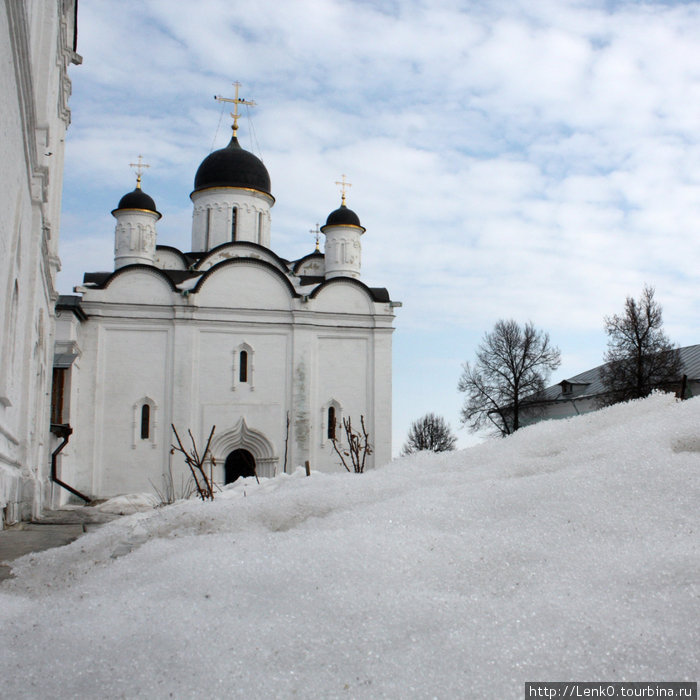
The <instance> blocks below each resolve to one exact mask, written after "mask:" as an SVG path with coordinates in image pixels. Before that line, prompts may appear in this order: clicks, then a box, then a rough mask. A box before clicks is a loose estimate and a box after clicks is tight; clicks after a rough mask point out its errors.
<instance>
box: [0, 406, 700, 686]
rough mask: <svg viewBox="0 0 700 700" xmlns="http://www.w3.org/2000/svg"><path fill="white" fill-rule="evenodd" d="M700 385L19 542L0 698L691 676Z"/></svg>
mask: <svg viewBox="0 0 700 700" xmlns="http://www.w3.org/2000/svg"><path fill="white" fill-rule="evenodd" d="M698 435H700V399H693V400H690V401H686V402H684V403H677V402H676V401H675V400H674V399H673V398H671V397H669V396H665V395H658V396H653V397H651V398H650V399H647V400H645V401H640V402H635V403H632V404H626V405H620V406H614V407H612V408H610V409H606V410H604V411H600V412H597V413H593V414H588V415H585V416H581V417H578V418H575V419H571V420H568V421H558V422H549V423H541V424H539V425H535V426H533V427H531V428H527V429H525V430H522V431H519V432H518V433H517V434H516V435H514V436H512V437H510V438H508V439H506V440H496V441H490V442H487V443H484V444H482V445H479V446H477V447H474V448H471V449H468V450H464V451H461V452H456V453H449V454H442V455H432V454H419V455H414V456H412V457H408V458H404V459H400V460H396V461H395V462H393V463H391V464H389V465H387V466H385V467H383V468H381V469H377V470H375V471H372V472H369V473H367V474H364V475H354V474H346V473H343V474H336V475H322V474H313V475H312V476H311V478H307V477H305V476H304V475H303V472H302V471H298V472H296V473H295V474H293V475H290V476H281V477H278V478H276V479H270V480H261V483H260V484H259V485H258V484H256V483H255V480H254V479H252V480H251V479H246V480H244V481H241V482H240V483H238V482H237V483H236V484H235V485H234V486H232V487H229V488H228V489H226V490H225V491H224V492H223V493H221V494H218V495H217V498H216V500H215V501H214V502H213V503H200V502H196V501H188V502H180V503H177V504H175V505H173V506H170V507H166V508H160V509H155V510H150V511H148V512H139V513H135V514H134V515H131V516H126V517H124V518H121V519H120V520H118V521H114V522H112V523H109V524H108V525H106V526H104V527H103V528H101V529H100V530H97V531H95V532H93V533H90V534H87V535H85V536H84V537H82V538H80V539H79V540H77V541H76V542H74V543H72V544H71V545H68V546H66V547H62V548H60V549H55V550H50V551H48V552H43V553H40V554H33V555H29V556H28V557H24V558H23V559H20V560H18V561H17V562H15V565H14V573H15V576H16V578H15V579H12V580H9V581H6V582H5V583H4V584H2V585H0V624H1V628H2V636H1V641H0V678H2V679H3V695H5V696H6V697H23V698H29V697H32V698H36V697H61V698H67V697H91V698H92V697H100V698H122V697H127V698H134V697H143V698H167V697H177V698H182V697H206V698H228V697H240V698H273V697H291V696H295V697H303V698H383V697H387V698H407V697H416V698H432V697H437V698H457V697H470V698H519V697H523V693H524V683H525V681H528V680H591V681H593V680H604V681H611V680H640V681H649V680H696V679H697V676H698V671H699V670H700V669H699V668H698V656H697V650H698V648H700V637H699V633H698V595H699V593H700V584H699V581H700V577H699V573H700V553H699V551H698V549H699V547H698V543H699V542H700V538H699V537H698V472H699V470H700V447H699V445H700V442H699V440H698Z"/></svg>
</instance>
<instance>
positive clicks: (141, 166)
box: [129, 153, 151, 190]
mask: <svg viewBox="0 0 700 700" xmlns="http://www.w3.org/2000/svg"><path fill="white" fill-rule="evenodd" d="M129 167H130V168H134V170H136V189H139V190H140V189H141V175H142V174H143V169H144V168H150V167H151V166H150V165H149V164H148V163H144V162H143V156H142V155H141V154H140V153H139V159H138V162H137V163H129Z"/></svg>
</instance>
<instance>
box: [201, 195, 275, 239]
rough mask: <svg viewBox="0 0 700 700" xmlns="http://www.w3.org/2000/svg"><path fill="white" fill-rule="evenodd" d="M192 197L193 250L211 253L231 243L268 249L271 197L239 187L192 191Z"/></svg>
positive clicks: (272, 201) (272, 200)
mask: <svg viewBox="0 0 700 700" xmlns="http://www.w3.org/2000/svg"><path fill="white" fill-rule="evenodd" d="M191 197H192V202H193V204H194V210H193V213H192V250H193V251H195V252H202V251H207V250H212V248H216V246H218V245H222V244H223V243H230V242H231V241H233V240H236V241H249V242H250V243H258V244H259V245H263V246H265V247H266V248H269V247H270V207H271V206H272V205H273V203H274V199H273V198H272V197H271V196H270V195H267V194H264V193H262V192H258V191H256V190H252V189H245V188H239V187H213V188H210V189H206V190H200V191H199V192H193V193H192V195H191ZM234 209H235V220H236V231H235V236H234V232H233V218H234V214H233V211H234Z"/></svg>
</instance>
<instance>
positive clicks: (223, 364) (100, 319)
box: [51, 101, 399, 505]
mask: <svg viewBox="0 0 700 700" xmlns="http://www.w3.org/2000/svg"><path fill="white" fill-rule="evenodd" d="M241 102H242V101H241ZM190 197H191V200H192V206H193V216H192V246H191V251H189V252H182V251H180V250H177V249H175V248H173V247H171V246H168V245H159V244H158V243H157V226H158V221H159V219H160V218H161V214H160V213H159V212H158V209H157V206H156V203H155V202H154V200H153V199H152V198H151V197H150V196H149V195H147V194H146V193H145V192H144V191H143V189H141V176H140V174H139V177H138V179H137V186H136V189H135V190H134V191H133V192H129V193H128V194H126V195H124V197H122V199H121V200H120V202H119V203H118V205H117V207H116V209H114V211H112V214H113V215H114V218H115V219H116V226H115V231H114V270H113V271H110V272H93V273H86V274H85V276H84V281H83V284H82V285H81V286H78V287H76V288H75V292H76V295H75V296H62V297H60V298H59V300H58V303H57V306H56V311H57V329H56V353H55V363H54V365H55V368H54V391H53V402H52V404H53V405H52V418H51V423H52V432H53V434H54V438H53V449H54V450H55V449H57V447H60V446H61V445H63V449H62V450H61V452H60V453H57V457H56V468H55V471H56V475H57V478H58V480H59V481H60V482H61V483H63V484H64V485H65V486H67V487H70V489H72V490H74V492H76V493H79V494H82V495H83V496H85V497H86V498H106V497H111V496H115V495H118V494H124V493H133V492H139V491H153V489H154V486H157V487H159V488H160V487H161V485H162V483H163V478H164V475H167V474H168V472H169V470H172V473H173V478H174V480H175V482H176V483H179V482H180V480H181V475H183V474H185V473H186V469H187V468H186V466H185V464H184V461H183V460H182V458H181V455H180V454H178V453H175V454H173V453H172V451H171V443H172V442H173V440H174V438H173V432H172V428H171V424H172V425H174V426H175V427H176V428H177V430H178V432H179V434H180V435H181V436H182V435H185V436H187V431H188V430H191V431H192V433H193V435H194V437H195V439H196V441H197V445H198V447H199V449H200V450H201V449H203V446H204V443H205V442H206V439H207V437H208V435H209V432H210V430H211V428H212V427H214V426H216V428H215V432H214V437H213V440H212V444H211V456H212V458H213V459H212V460H211V461H210V467H211V470H212V474H213V477H214V480H215V481H216V482H217V483H218V484H225V483H229V482H231V481H233V480H235V479H236V478H237V477H238V476H248V475H252V473H253V469H254V470H255V472H256V473H257V475H258V476H273V475H275V474H280V473H283V472H291V471H293V470H294V469H295V468H296V467H297V466H299V465H303V464H304V463H305V462H306V461H307V460H308V461H309V463H310V465H311V468H312V469H318V470H323V471H338V470H341V471H343V470H344V468H343V466H342V465H341V463H340V460H339V458H338V456H337V455H336V453H335V451H334V450H333V444H332V439H331V438H332V437H333V436H337V438H338V439H339V440H341V441H342V440H344V435H343V431H342V428H341V422H342V420H343V418H351V419H352V423H353V426H356V427H358V428H359V426H360V419H361V417H363V418H364V421H365V425H366V427H367V432H368V434H369V440H370V443H371V445H372V446H373V453H372V455H371V456H370V457H369V458H368V466H370V467H372V466H375V465H380V464H382V463H385V462H387V461H389V460H390V459H391V374H392V368H391V342H392V333H393V319H394V309H395V307H396V306H399V304H398V303H396V302H392V301H391V299H390V297H389V294H388V292H387V290H386V289H384V288H374V287H368V286H367V285H366V284H365V283H364V282H363V281H362V279H361V264H360V263H361V248H362V236H363V235H364V233H365V229H364V227H363V226H362V225H361V223H360V219H359V218H358V216H357V215H356V214H355V213H354V212H353V211H352V210H350V209H349V208H348V207H347V204H346V198H345V191H344V190H343V196H342V202H341V205H340V207H339V208H337V209H335V211H333V212H331V213H330V214H329V215H328V218H327V220H326V223H325V225H324V226H322V227H321V232H322V234H323V236H324V238H325V241H324V252H321V251H320V250H319V246H318V245H317V248H316V250H315V251H314V252H312V253H310V254H308V255H304V256H303V257H301V258H299V259H298V260H291V261H290V260H285V259H283V258H281V257H279V256H278V255H277V254H275V252H274V251H273V249H272V235H271V228H272V227H271V210H272V207H273V205H274V203H275V199H274V197H273V195H272V190H271V187H270V177H269V174H268V172H267V169H266V168H265V165H264V164H263V163H262V161H261V160H260V159H258V158H257V157H256V156H255V155H253V154H252V153H250V152H248V151H246V150H244V149H243V148H242V147H241V146H240V145H239V143H238V139H237V109H236V114H235V115H234V126H233V137H232V138H231V141H230V143H229V144H228V145H227V146H226V147H225V148H221V149H219V150H216V151H214V152H212V153H211V154H209V155H208V156H207V157H206V158H204V160H203V161H202V163H201V165H200V166H199V168H198V169H197V172H196V175H195V178H194V190H193V191H192V193H191V195H190ZM78 295H79V296H78ZM186 444H187V441H186ZM67 498H71V495H70V492H69V490H67V489H65V488H59V487H58V486H54V495H53V504H54V505H58V504H59V503H61V502H65V500H66V499H67Z"/></svg>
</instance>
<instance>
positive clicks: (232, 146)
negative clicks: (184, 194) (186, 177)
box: [194, 134, 271, 195]
mask: <svg viewBox="0 0 700 700" xmlns="http://www.w3.org/2000/svg"><path fill="white" fill-rule="evenodd" d="M209 187H246V188H250V189H252V190H258V191H260V192H264V193H265V194H269V195H271V192H270V175H269V173H268V172H267V168H266V167H265V166H264V165H263V162H262V161H261V160H260V159H259V158H258V157H257V156H254V155H253V154H252V153H250V152H248V151H246V150H244V149H243V148H241V146H240V144H239V143H238V139H237V138H236V136H235V134H234V136H233V137H232V138H231V141H230V142H229V144H228V146H226V148H220V149H219V150H218V151H214V152H213V153H210V154H209V155H208V156H207V157H206V158H205V159H204V160H203V161H202V164H201V165H200V166H199V168H198V169H197V174H196V175H195V176H194V191H195V192H198V191H199V190H203V189H207V188H209Z"/></svg>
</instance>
